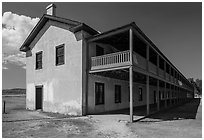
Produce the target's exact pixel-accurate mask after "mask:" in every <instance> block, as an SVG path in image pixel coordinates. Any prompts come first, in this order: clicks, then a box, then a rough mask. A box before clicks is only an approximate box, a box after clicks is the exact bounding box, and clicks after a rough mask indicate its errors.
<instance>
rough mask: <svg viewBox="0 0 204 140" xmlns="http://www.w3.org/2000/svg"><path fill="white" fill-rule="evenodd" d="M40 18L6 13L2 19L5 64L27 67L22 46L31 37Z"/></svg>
mask: <svg viewBox="0 0 204 140" xmlns="http://www.w3.org/2000/svg"><path fill="white" fill-rule="evenodd" d="M38 21H39V18H31V17H28V16H24V15H17V14H15V13H12V12H5V13H4V14H3V17H2V52H3V63H12V64H16V65H19V66H22V67H25V54H24V53H22V52H20V51H19V48H20V46H21V45H22V43H23V42H24V40H25V39H26V37H27V36H28V35H29V33H30V32H31V30H32V29H33V27H34V26H35V25H36V24H37V22H38Z"/></svg>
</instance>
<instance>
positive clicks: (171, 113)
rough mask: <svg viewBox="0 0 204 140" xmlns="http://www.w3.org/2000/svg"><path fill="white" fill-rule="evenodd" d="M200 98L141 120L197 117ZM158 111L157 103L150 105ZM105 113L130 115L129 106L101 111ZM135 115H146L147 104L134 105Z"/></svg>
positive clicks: (151, 110) (156, 120) (151, 109)
mask: <svg viewBox="0 0 204 140" xmlns="http://www.w3.org/2000/svg"><path fill="white" fill-rule="evenodd" d="M200 100H201V99H199V98H197V99H193V100H191V101H190V102H188V103H186V104H185V103H184V104H183V105H180V106H177V107H176V106H175V107H172V108H169V109H166V110H163V111H160V112H158V113H155V114H153V115H149V116H147V117H146V118H147V119H145V120H144V118H142V119H141V120H140V122H145V121H147V122H150V121H151V120H148V119H154V121H153V122H160V121H171V120H183V119H196V114H197V110H198V107H199V104H200ZM154 111H156V105H153V104H152V105H150V113H151V112H154ZM100 114H103V115H110V114H124V115H129V108H128V109H123V110H117V111H110V112H105V113H100ZM134 115H135V116H145V115H146V106H139V107H134ZM137 121H138V120H137Z"/></svg>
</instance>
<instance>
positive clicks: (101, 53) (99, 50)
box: [96, 45, 104, 56]
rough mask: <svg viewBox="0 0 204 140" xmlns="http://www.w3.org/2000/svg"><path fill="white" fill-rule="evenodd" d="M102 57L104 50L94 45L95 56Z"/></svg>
mask: <svg viewBox="0 0 204 140" xmlns="http://www.w3.org/2000/svg"><path fill="white" fill-rule="evenodd" d="M100 55H104V49H103V48H102V47H100V46H98V45H96V56H100Z"/></svg>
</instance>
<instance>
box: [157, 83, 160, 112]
mask: <svg viewBox="0 0 204 140" xmlns="http://www.w3.org/2000/svg"><path fill="white" fill-rule="evenodd" d="M159 110H160V103H159V80H158V79H157V111H159Z"/></svg>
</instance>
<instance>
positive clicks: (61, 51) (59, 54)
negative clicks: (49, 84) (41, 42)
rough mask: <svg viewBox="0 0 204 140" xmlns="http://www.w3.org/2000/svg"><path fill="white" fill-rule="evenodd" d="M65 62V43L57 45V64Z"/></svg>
mask: <svg viewBox="0 0 204 140" xmlns="http://www.w3.org/2000/svg"><path fill="white" fill-rule="evenodd" d="M63 64H64V44H62V45H59V46H57V47H56V66H58V65H63Z"/></svg>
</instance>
